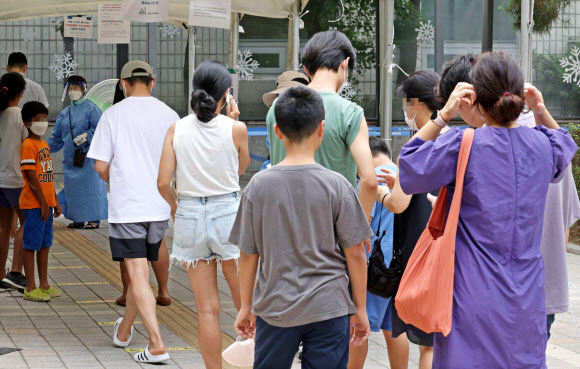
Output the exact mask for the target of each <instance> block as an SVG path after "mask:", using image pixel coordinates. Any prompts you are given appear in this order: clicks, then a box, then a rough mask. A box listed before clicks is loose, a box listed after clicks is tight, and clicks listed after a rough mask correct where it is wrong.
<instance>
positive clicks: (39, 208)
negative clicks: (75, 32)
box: [20, 101, 61, 302]
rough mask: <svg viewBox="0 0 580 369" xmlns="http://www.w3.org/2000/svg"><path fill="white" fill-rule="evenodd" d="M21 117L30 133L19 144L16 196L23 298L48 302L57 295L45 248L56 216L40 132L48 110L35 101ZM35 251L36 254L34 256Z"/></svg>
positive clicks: (49, 163) (46, 152)
mask: <svg viewBox="0 0 580 369" xmlns="http://www.w3.org/2000/svg"><path fill="white" fill-rule="evenodd" d="M22 120H23V122H24V124H25V125H26V127H27V128H28V130H29V133H30V136H29V137H28V138H27V139H26V140H24V142H23V143H22V148H21V150H20V169H21V170H22V174H23V175H24V188H23V189H22V194H21V195H20V208H21V209H22V212H23V213H24V217H25V219H26V221H25V222H24V246H23V248H24V271H25V273H26V276H27V278H26V290H25V291H24V299H25V300H30V301H41V302H42V301H50V299H51V297H58V296H60V291H59V290H56V289H54V288H52V287H51V286H50V285H49V284H48V272H47V271H48V250H49V248H50V246H51V245H52V236H53V232H52V230H53V229H52V218H53V217H54V218H58V217H59V216H60V213H61V212H60V205H59V204H58V202H57V201H56V193H55V192H54V178H53V170H52V157H51V155H50V148H49V147H48V144H47V143H46V141H44V140H43V139H42V135H44V133H45V132H46V129H47V128H48V109H47V108H46V106H44V104H42V103H40V102H38V101H31V102H28V103H26V104H24V107H23V108H22ZM35 254H36V255H35ZM35 256H36V259H37V260H38V278H39V280H40V284H39V286H38V288H37V287H36V282H35V280H34V259H35Z"/></svg>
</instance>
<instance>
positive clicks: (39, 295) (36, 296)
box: [22, 288, 50, 302]
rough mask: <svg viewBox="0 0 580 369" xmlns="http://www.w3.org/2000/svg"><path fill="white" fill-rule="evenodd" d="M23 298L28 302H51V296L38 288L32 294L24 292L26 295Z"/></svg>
mask: <svg viewBox="0 0 580 369" xmlns="http://www.w3.org/2000/svg"><path fill="white" fill-rule="evenodd" d="M22 297H23V298H24V299H25V300H28V301H37V302H48V301H50V295H49V294H47V293H44V292H42V291H41V290H40V288H37V289H35V290H32V291H30V292H26V291H24V294H23V295H22Z"/></svg>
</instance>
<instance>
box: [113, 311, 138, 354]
mask: <svg viewBox="0 0 580 369" xmlns="http://www.w3.org/2000/svg"><path fill="white" fill-rule="evenodd" d="M122 321H123V317H120V318H119V319H117V321H116V322H115V328H114V330H113V343H114V344H115V346H117V347H123V348H125V347H127V346H129V343H130V342H131V338H133V331H134V330H135V328H134V327H133V326H131V335H130V336H129V341H127V342H123V341H119V339H118V338H117V331H118V330H119V325H121V322H122Z"/></svg>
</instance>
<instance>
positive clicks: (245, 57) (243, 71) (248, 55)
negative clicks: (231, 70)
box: [236, 50, 260, 81]
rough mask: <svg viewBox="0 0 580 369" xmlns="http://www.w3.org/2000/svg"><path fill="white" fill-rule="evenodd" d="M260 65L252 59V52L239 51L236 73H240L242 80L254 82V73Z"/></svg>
mask: <svg viewBox="0 0 580 369" xmlns="http://www.w3.org/2000/svg"><path fill="white" fill-rule="evenodd" d="M259 66H260V63H258V61H257V60H254V59H253V58H252V52H251V51H250V50H244V51H240V50H238V63H237V66H236V72H238V73H240V79H243V80H246V81H253V80H254V72H255V71H256V69H258V67H259Z"/></svg>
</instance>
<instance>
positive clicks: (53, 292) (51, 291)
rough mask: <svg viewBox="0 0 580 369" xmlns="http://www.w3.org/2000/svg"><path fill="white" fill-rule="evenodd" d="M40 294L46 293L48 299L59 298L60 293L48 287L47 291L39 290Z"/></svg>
mask: <svg viewBox="0 0 580 369" xmlns="http://www.w3.org/2000/svg"><path fill="white" fill-rule="evenodd" d="M41 291H42V292H44V293H46V294H47V295H49V296H50V297H60V295H61V293H60V291H59V290H57V289H54V288H52V287H48V290H43V289H41Z"/></svg>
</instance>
